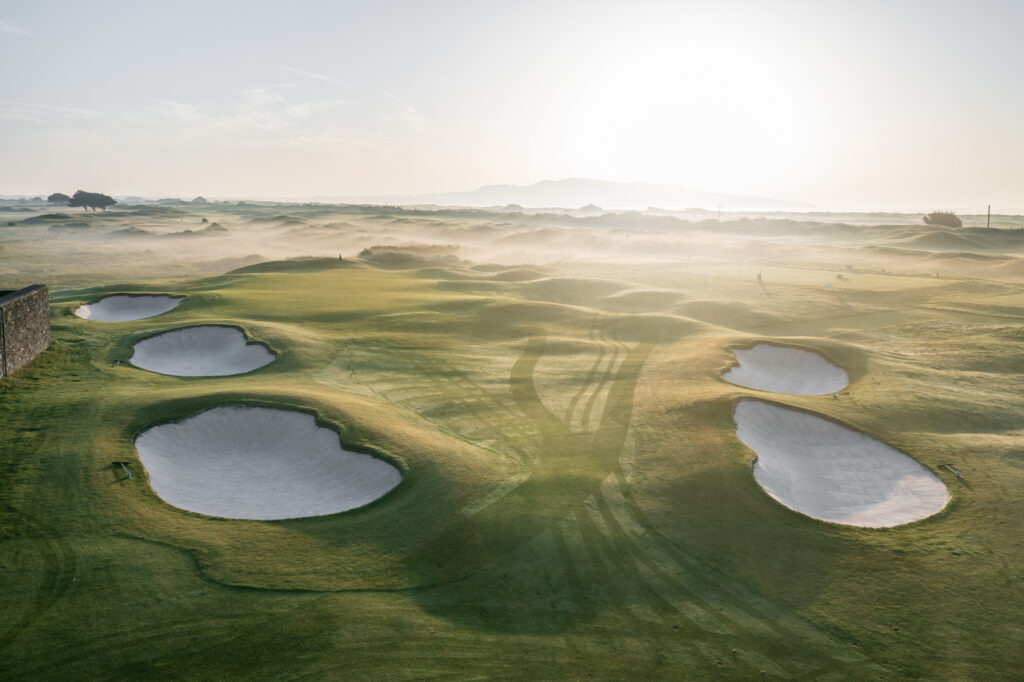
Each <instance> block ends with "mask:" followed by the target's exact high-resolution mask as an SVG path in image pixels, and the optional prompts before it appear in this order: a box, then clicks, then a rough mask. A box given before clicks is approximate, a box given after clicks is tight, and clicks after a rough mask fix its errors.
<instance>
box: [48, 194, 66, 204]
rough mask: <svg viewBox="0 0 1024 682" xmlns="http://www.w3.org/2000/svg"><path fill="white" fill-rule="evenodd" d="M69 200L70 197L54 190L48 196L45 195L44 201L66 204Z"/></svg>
mask: <svg viewBox="0 0 1024 682" xmlns="http://www.w3.org/2000/svg"><path fill="white" fill-rule="evenodd" d="M69 201H71V197H69V196H68V195H67V194H61V193H60V192H54V193H53V194H51V195H50V196H48V197H46V203H48V204H67V203H68V202H69Z"/></svg>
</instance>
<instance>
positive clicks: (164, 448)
mask: <svg viewBox="0 0 1024 682" xmlns="http://www.w3.org/2000/svg"><path fill="white" fill-rule="evenodd" d="M135 447H136V449H137V450H138V452H139V459H141V460H142V464H143V465H144V466H145V468H146V473H147V474H148V475H149V482H150V485H152V486H153V490H154V491H155V492H156V494H157V495H158V496H159V497H160V498H161V499H163V500H164V501H165V502H167V503H168V504H171V505H173V506H175V507H178V508H180V509H187V510H188V511H193V512H198V513H200V514H207V515H210V516H222V517H226V518H232V519H256V520H263V521H269V520H274V519H294V518H300V517H307V516H323V515H325V514H336V513H338V512H343V511H346V510H349V509H355V508H357V507H362V506H364V505H366V504H369V503H370V502H373V501H374V500H376V499H377V498H379V497H381V496H383V495H384V494H385V493H387V492H388V491H389V490H391V489H392V488H394V487H395V486H396V485H398V484H399V483H400V482H401V480H402V474H401V473H400V472H399V470H398V469H396V468H395V467H394V466H392V465H391V464H389V463H387V462H385V461H383V460H380V459H377V458H376V457H372V456H370V455H364V454H360V453H356V452H349V451H347V450H345V449H343V448H342V447H341V443H340V441H339V439H338V434H337V433H336V432H334V431H332V430H331V429H327V428H324V427H321V426H317V424H316V422H315V420H314V419H313V417H312V416H311V415H308V414H304V413H302V412H295V411H292V410H279V409H271V408H265V407H242V406H233V405H225V406H221V407H215V408H212V409H209V410H206V411H205V412H200V413H199V414H196V415H193V416H192V417H189V418H187V419H185V420H183V421H180V422H171V423H167V424H160V425H157V426H154V427H151V428H149V429H146V430H145V431H143V432H142V433H140V434H139V435H138V436H137V437H136V439H135Z"/></svg>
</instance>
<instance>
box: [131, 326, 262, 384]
mask: <svg viewBox="0 0 1024 682" xmlns="http://www.w3.org/2000/svg"><path fill="white" fill-rule="evenodd" d="M273 361H274V354H273V353H271V352H270V351H269V350H267V349H266V347H264V346H261V345H260V344H258V343H250V344H247V343H246V342H245V335H244V334H242V332H241V331H239V330H238V329H235V328H234V327H218V326H214V325H206V326H202V327H185V328H183V329H174V330H172V331H169V332H164V333H162V334H158V335H156V336H151V337H149V338H148V339H143V340H142V341H139V342H138V343H136V344H135V349H134V352H133V353H132V357H131V363H132V364H133V365H135V366H136V367H141V368H142V369H148V370H149V371H151V372H158V373H160V374H173V375H174V376H179V377H214V376H225V375H228V374H244V373H246V372H251V371H253V370H254V369H258V368H260V367H263V366H264V365H268V364H270V363H271V362H273Z"/></svg>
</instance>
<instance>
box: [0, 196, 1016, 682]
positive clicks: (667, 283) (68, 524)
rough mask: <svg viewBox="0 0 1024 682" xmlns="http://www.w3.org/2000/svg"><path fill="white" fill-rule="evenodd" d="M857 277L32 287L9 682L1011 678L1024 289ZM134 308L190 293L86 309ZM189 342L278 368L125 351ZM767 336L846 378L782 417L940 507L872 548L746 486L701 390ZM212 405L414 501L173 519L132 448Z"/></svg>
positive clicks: (3, 542) (587, 274) (22, 380)
mask: <svg viewBox="0 0 1024 682" xmlns="http://www.w3.org/2000/svg"><path fill="white" fill-rule="evenodd" d="M275 210H277V211H279V212H280V211H281V210H283V209H281V208H277V209H275ZM290 210H291V209H290ZM211 211H212V209H211ZM292 212H293V213H296V214H300V213H301V211H300V210H299V209H298V208H296V209H294V210H292ZM309 215H310V216H315V215H318V214H315V213H313V209H310V214H309ZM213 217H216V219H217V221H218V222H221V223H224V224H230V221H229V220H228V219H226V218H225V217H224V216H220V215H215V214H213V213H212V212H211V218H213ZM310 219H312V218H310ZM472 219H473V220H479V218H478V217H473V218H472ZM353 220H355V219H354V218H353ZM275 229H276V228H275ZM288 229H295V230H300V229H301V228H298V227H296V228H292V227H289V228H288ZM424 229H427V228H424ZM434 229H438V230H440V229H441V228H434ZM445 229H450V230H454V228H453V227H451V226H450V225H449V226H447V227H446V228H445ZM495 229H499V228H495ZM530 229H533V228H532V227H531V228H530ZM745 229H746V228H745ZM597 238H598V237H595V239H597ZM633 239H634V241H635V240H637V239H638V237H633ZM652 239H653V237H652ZM388 258H392V259H394V258H396V257H395V256H393V254H392V255H391V256H388ZM914 258H916V256H914ZM485 265H486V267H485ZM890 267H891V266H890ZM757 272H763V273H764V276H763V282H759V281H755V278H754V273H757ZM846 272H853V274H852V275H850V276H849V281H844V283H843V284H842V285H836V288H835V289H832V290H827V289H826V288H825V287H824V283H825V282H834V281H836V280H834V273H833V272H832V271H831V270H829V268H828V266H826V265H822V266H820V270H819V269H816V268H815V267H810V266H808V265H806V264H805V265H801V266H795V265H791V264H774V265H763V264H759V265H757V266H746V265H743V264H737V263H736V261H735V260H731V261H730V260H728V259H722V260H721V261H716V262H714V263H709V262H695V263H687V262H685V261H666V262H659V263H656V264H654V265H651V264H650V263H646V262H645V263H641V264H634V263H630V262H625V261H622V262H620V261H615V260H611V261H608V262H587V261H579V262H568V261H566V262H559V263H552V264H549V265H546V266H544V267H543V268H539V267H535V266H525V265H521V264H502V263H490V264H486V263H483V264H477V265H476V266H473V265H472V264H470V263H466V262H455V261H452V260H450V259H449V260H441V261H437V262H422V263H420V262H413V263H410V262H402V263H396V262H395V261H394V260H391V261H375V260H374V259H373V258H370V257H369V256H367V257H365V258H362V259H360V258H350V257H347V256H346V258H345V259H344V260H339V259H337V258H333V257H332V258H316V259H302V260H285V261H276V262H265V263H258V264H254V265H246V266H244V267H242V268H240V269H237V270H235V271H232V272H227V273H225V274H216V275H213V274H210V275H197V276H196V277H195V278H191V279H187V278H180V277H179V278H175V279H169V278H166V276H165V278H163V279H160V278H157V277H154V278H152V279H142V278H140V279H139V280H138V281H120V280H117V279H115V278H114V277H115V276H114V275H110V276H109V277H108V279H107V280H105V281H103V282H100V283H97V284H90V285H88V286H87V285H86V283H85V282H84V281H75V282H69V283H68V284H67V285H66V286H65V287H62V288H60V289H59V290H53V289H51V304H52V306H51V308H52V329H53V338H54V343H53V345H52V346H51V347H50V348H49V349H48V350H47V351H45V352H44V353H43V354H42V355H40V356H39V357H38V358H37V359H36V360H35V361H34V362H33V363H31V364H30V365H29V366H28V367H26V368H25V369H24V370H22V371H20V372H18V373H17V374H15V375H13V376H11V377H7V378H5V379H4V380H3V381H2V383H0V552H2V561H0V564H2V570H0V614H2V615H0V678H2V679H5V680H6V679H10V680H14V679H76V678H77V679H81V678H104V679H112V678H129V677H133V678H147V679H170V678H174V679H228V678H247V679H252V678H257V677H259V678H265V679H276V678H282V679H289V678H296V677H304V678H313V679H320V678H325V679H422V678H428V677H432V676H433V677H440V678H449V677H454V678H492V679H590V678H594V679H651V678H661V679H708V678H724V679H744V680H749V679H793V678H796V679H876V678H878V679H897V678H912V679H913V678H921V679H963V678H971V679H1013V678H1014V677H1015V676H1016V673H1018V672H1019V671H1020V670H1022V669H1024V623H1022V620H1021V617H1020V614H1021V613H1022V612H1024V573H1022V568H1021V567H1022V566H1024V547H1022V545H1021V533H1020V529H1021V527H1022V523H1024V516H1022V511H1021V510H1022V509H1024V468H1022V457H1024V454H1022V449H1021V442H1022V440H1021V439H1022V437H1024V416H1022V410H1021V402H1020V395H1021V394H1020V373H1021V372H1022V371H1024V366H1022V359H1021V358H1022V353H1021V348H1022V344H1024V326H1022V316H1021V314H1020V309H1021V306H1022V305H1024V284H1022V283H1021V282H1019V281H1017V280H1006V281H995V280H987V279H980V278H979V279H975V278H969V277H967V276H962V277H961V276H954V275H948V276H944V277H943V278H935V277H933V276H924V275H922V274H920V273H905V274H896V273H893V272H881V271H879V270H872V271H870V272H869V271H867V270H866V269H865V271H863V272H856V271H846ZM83 279H84V278H83ZM840 286H841V288H840ZM123 291H133V292H137V291H153V292H168V291H171V292H175V295H176V296H184V297H185V298H184V300H182V301H181V302H180V305H177V307H175V308H173V309H172V310H169V311H167V312H165V313H164V314H162V315H160V316H159V317H155V318H147V319H137V320H134V321H122V322H118V323H116V324H115V323H110V324H97V323H95V322H94V321H92V320H89V319H80V318H79V317H76V316H75V315H74V310H75V309H76V308H77V307H78V306H79V305H82V304H84V303H87V302H89V301H94V300H96V299H97V297H99V296H102V295H104V294H107V293H117V292H123ZM203 325H213V326H216V327H219V328H224V327H233V328H239V329H244V337H246V338H249V339H253V340H257V341H258V342H259V343H261V344H265V345H266V347H267V348H268V349H269V352H272V353H273V355H274V357H275V359H274V361H273V362H270V363H269V364H266V365H264V366H262V367H259V368H258V369H256V370H255V371H247V372H246V373H243V374H237V375H231V376H194V377H190V376H169V375H166V374H159V373H155V372H149V371H140V370H139V369H137V368H134V367H132V366H130V365H129V364H128V361H129V359H130V358H131V355H132V352H133V347H134V346H135V344H137V343H138V342H139V341H142V340H144V339H148V338H156V339H159V338H160V337H159V336H154V335H156V334H160V333H163V332H167V331H169V330H172V329H178V328H186V329H189V328H197V327H202V326H203ZM239 334H241V332H239ZM771 342H775V343H777V344H781V345H784V346H792V347H799V348H801V349H805V350H806V351H817V353H820V355H815V357H819V358H828V359H829V361H830V362H831V363H833V364H834V365H835V366H836V367H840V368H842V370H843V371H844V372H845V374H846V375H847V379H848V382H847V384H846V386H845V388H843V389H842V390H843V394H842V395H841V396H836V397H833V396H832V395H831V394H826V395H790V394H786V395H783V394H778V395H774V396H771V399H772V401H773V402H776V403H779V404H783V403H784V404H785V406H787V408H792V409H793V410H798V411H800V412H801V414H805V413H813V414H815V415H820V416H821V417H822V418H824V419H827V420H829V422H830V423H833V422H836V423H839V424H844V425H848V426H850V427H851V428H855V429H856V430H857V432H858V435H860V434H863V435H864V437H865V438H866V437H870V438H872V439H874V440H877V441H880V442H881V443H885V444H886V445H887V446H891V448H894V449H895V450H898V451H899V452H900V453H903V454H904V455H905V456H906V457H908V458H910V459H912V460H913V461H915V462H917V463H919V465H920V467H922V470H923V471H924V472H925V473H927V475H928V476H931V477H933V478H935V480H936V481H940V482H941V485H942V486H944V488H945V489H947V490H948V494H949V500H948V503H947V504H945V505H944V506H943V507H941V510H936V513H934V514H932V515H929V516H928V517H927V518H923V519H921V520H917V521H914V522H912V523H906V524H903V525H899V526H896V527H892V528H861V527H855V526H849V525H840V524H836V523H827V522H823V521H819V520H816V519H814V518H810V517H809V516H806V515H804V514H801V513H798V512H796V511H793V510H792V509H788V508H786V507H785V506H783V505H782V504H779V503H778V502H777V501H776V500H775V499H773V498H772V497H771V496H769V494H767V493H766V492H765V491H764V490H762V488H761V487H760V486H759V485H758V483H757V481H756V480H755V478H754V476H753V475H752V472H751V467H752V462H753V461H754V455H755V453H754V451H753V450H751V449H750V448H749V447H747V445H745V444H744V442H743V441H742V440H741V439H740V437H738V436H737V433H736V428H735V424H734V422H733V410H734V406H735V405H736V404H737V403H738V404H740V405H742V404H744V403H745V402H746V401H749V402H758V401H754V400H751V398H753V397H759V398H762V399H763V398H765V395H764V393H763V391H760V390H757V389H747V388H745V387H743V386H738V385H735V384H732V383H728V382H726V381H723V379H722V373H723V372H724V371H726V370H728V368H730V367H731V366H732V365H733V364H735V359H736V357H735V355H734V353H733V350H732V349H733V348H751V347H752V346H753V345H754V344H756V343H771ZM260 347H261V348H262V346H260ZM832 390H837V389H832ZM761 404H764V403H763V401H762V402H761ZM225 406H230V409H232V410H238V409H240V408H258V409H260V410H275V411H287V412H290V413H292V414H296V415H297V416H298V417H301V418H302V420H303V421H306V422H309V423H310V425H311V428H312V427H315V428H317V429H321V430H323V431H325V432H326V433H327V434H328V435H329V436H330V438H333V439H334V442H335V444H338V443H339V438H340V447H341V448H343V449H344V450H345V451H349V452H352V453H357V454H358V455H359V456H360V457H364V456H365V457H369V458H373V461H375V462H378V463H380V464H382V465H386V466H388V467H391V468H392V469H394V470H395V471H396V472H401V482H400V483H397V480H396V481H394V482H395V483H397V485H395V486H393V489H391V488H388V489H387V490H383V491H382V493H381V494H379V495H374V496H373V497H372V498H371V499H370V500H369V501H368V503H367V504H360V505H357V506H358V508H355V509H351V510H350V511H344V512H342V513H326V514H325V513H324V512H323V511H322V510H321V511H318V512H317V515H315V516H310V517H307V518H292V514H291V513H287V514H285V516H288V517H289V518H286V519H280V520H270V521H259V520H248V519H240V518H224V517H225V516H230V514H224V513H221V512H217V513H214V514H213V515H209V512H208V513H196V511H188V510H186V509H182V508H178V507H176V506H174V505H173V504H169V503H168V501H165V500H164V499H161V496H160V495H159V494H158V492H159V481H158V477H157V476H156V475H155V474H154V471H151V470H150V465H149V464H148V463H147V460H146V456H145V454H143V455H142V457H141V459H140V457H139V455H137V454H136V450H135V443H136V442H137V439H143V438H144V437H145V434H146V433H147V432H149V430H151V429H154V428H157V429H159V428H161V425H166V424H168V423H175V424H176V425H178V426H181V425H184V424H187V423H188V420H189V419H192V418H194V417H195V416H196V415H200V416H201V415H204V414H207V415H208V414H211V412H212V411H214V410H219V409H224V408H225ZM254 438H255V441H254V444H252V445H253V447H251V448H248V450H252V449H254V448H255V443H256V442H258V441H269V440H273V439H271V438H269V437H266V438H261V437H259V436H255V437H254ZM286 440H287V439H284V440H283V441H282V442H285V441H286ZM215 450H216V448H213V449H212V450H211V452H214V451H215ZM211 458H214V461H211V462H210V464H215V463H216V462H215V456H214V455H211ZM121 462H124V463H125V464H124V465H123V467H122V465H121V464H120V463H121ZM944 464H951V466H952V468H953V469H956V470H957V471H958V472H960V474H961V475H962V478H960V477H957V476H956V475H955V474H954V473H952V471H951V469H950V468H946V467H944V466H942V465H944ZM126 471H128V472H130V473H131V474H132V476H131V478H129V477H128V476H127V475H126ZM190 473H191V474H194V475H195V476H197V477H205V476H208V474H207V473H206V472H205V471H204V469H203V465H202V463H198V464H197V465H196V466H195V467H194V469H193V470H192V471H191V472H190ZM315 478H316V477H315V476H313V477H311V479H310V480H315ZM151 481H152V486H151V484H150V483H151ZM154 488H155V489H154ZM388 490H390V492H388ZM383 493H386V494H383ZM265 502H267V503H268V504H272V500H269V499H268V500H265ZM264 518H268V517H264Z"/></svg>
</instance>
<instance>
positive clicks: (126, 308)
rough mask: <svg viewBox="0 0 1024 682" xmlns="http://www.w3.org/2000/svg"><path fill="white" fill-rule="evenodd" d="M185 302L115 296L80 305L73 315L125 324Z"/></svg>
mask: <svg viewBox="0 0 1024 682" xmlns="http://www.w3.org/2000/svg"><path fill="white" fill-rule="evenodd" d="M184 300H185V297H184V296H133V295H128V294H115V295H113V296H107V297H106V298H101V299H100V300H98V301H96V302H95V303H89V304H87V305H80V306H78V307H77V308H76V309H75V315H78V316H79V317H81V318H83V319H86V320H96V321H98V322H127V321H129V320H143V319H145V318H147V317H156V316H157V315H162V314H164V313H166V312H167V311H168V310H171V309H173V308H174V307H175V306H177V305H178V304H179V303H181V302H182V301H184Z"/></svg>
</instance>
